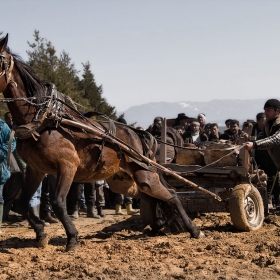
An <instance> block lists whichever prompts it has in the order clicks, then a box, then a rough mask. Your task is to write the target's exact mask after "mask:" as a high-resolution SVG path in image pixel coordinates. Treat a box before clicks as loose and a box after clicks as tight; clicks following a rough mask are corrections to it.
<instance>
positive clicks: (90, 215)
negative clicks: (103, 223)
mask: <svg viewBox="0 0 280 280" xmlns="http://www.w3.org/2000/svg"><path fill="white" fill-rule="evenodd" d="M87 217H88V218H94V219H100V218H101V217H100V216H99V215H96V214H95V213H94V206H90V207H88V208H87Z"/></svg>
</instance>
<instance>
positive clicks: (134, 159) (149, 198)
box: [0, 35, 218, 250]
mask: <svg viewBox="0 0 280 280" xmlns="http://www.w3.org/2000/svg"><path fill="white" fill-rule="evenodd" d="M7 42H8V35H7V36H6V37H5V38H4V39H2V40H1V41H0V68H1V75H0V91H1V92H3V94H4V97H5V100H6V101H9V102H8V108H9V110H10V112H11V114H12V116H13V119H14V121H15V123H16V124H17V125H18V126H19V128H18V129H17V131H16V135H17V137H18V141H17V150H18V153H19V155H20V156H21V158H22V159H23V160H24V161H25V162H26V163H27V169H26V179H25V185H24V187H23V191H22V195H23V211H24V216H25V217H26V218H27V219H28V221H29V223H30V224H31V226H32V227H33V228H34V230H35V233H36V241H37V246H38V247H45V246H46V245H47V243H48V238H47V236H46V233H45V232H44V223H43V222H42V221H41V220H40V219H39V218H37V217H36V216H34V215H33V214H32V212H31V211H29V207H28V202H29V200H30V198H31V197H32V195H33V194H34V193H35V191H36V189H37V188H38V186H39V184H40V182H41V181H42V180H43V178H44V176H45V174H54V175H56V176H57V182H56V186H55V188H54V190H52V192H51V193H50V196H51V199H52V201H53V210H54V212H55V214H56V216H57V217H58V219H59V220H60V221H61V223H62V224H63V226H64V228H65V231H66V234H67V246H66V250H73V249H75V248H76V247H77V246H78V233H77V230H76V228H75V226H74V224H73V222H72V221H71V219H70V218H69V216H68V215H67V212H66V195H67V193H68V191H69V188H70V185H71V183H72V182H73V181H76V182H92V181H96V180H101V179H106V180H107V182H108V184H109V186H110V188H111V189H112V191H114V192H119V193H123V194H126V195H128V196H132V197H136V198H140V199H142V200H144V201H146V202H147V203H148V204H149V205H150V207H151V215H152V222H151V228H152V231H153V232H155V233H156V232H157V231H159V230H160V229H161V228H162V226H164V225H165V224H168V223H172V224H173V226H174V225H175V227H176V228H177V229H178V230H184V231H188V232H189V233H190V235H191V237H194V238H199V237H201V236H203V233H202V232H201V231H200V230H199V229H198V228H197V227H196V225H195V224H194V223H193V222H192V220H191V219H190V218H189V217H188V216H187V214H186V212H185V211H184V209H183V207H182V205H181V202H180V200H179V199H178V197H177V195H176V193H175V192H174V191H173V190H171V189H169V188H168V187H167V186H165V185H164V184H163V180H161V177H160V176H159V172H157V170H158V169H156V168H154V167H155V166H153V163H154V162H155V158H154V154H155V148H156V142H155V141H154V139H153V137H150V135H149V134H148V133H147V132H142V131H137V130H135V129H132V128H131V127H128V126H126V125H123V124H120V123H113V122H112V121H111V120H109V121H104V122H97V121H94V120H92V119H90V118H87V117H85V116H84V115H82V114H80V113H79V112H78V111H77V110H75V108H72V107H71V106H69V105H67V102H66V101H65V100H64V99H63V96H62V95H61V94H60V93H59V92H57V91H56V89H55V88H54V87H53V86H52V85H50V84H46V83H44V82H42V81H41V80H40V78H39V77H38V76H37V75H36V74H35V72H34V70H33V69H32V68H31V67H30V66H28V65H27V64H26V63H24V62H23V61H22V60H21V59H20V58H19V57H18V56H16V55H14V54H12V53H11V52H10V51H9V49H8V48H7ZM58 97H59V98H58ZM65 119H67V120H68V121H74V122H75V123H79V124H80V125H79V126H80V127H76V126H73V125H72V124H70V123H69V122H68V123H67V122H65V121H63V120H65ZM82 127H83V129H81V128H82ZM85 128H91V129H85ZM97 131H99V132H102V135H98V134H97V133H96V132H97ZM112 139H114V140H115V141H111V140H112ZM124 147H128V149H125V148H124ZM144 159H148V160H144ZM165 171H166V170H165ZM217 199H218V196H217Z"/></svg>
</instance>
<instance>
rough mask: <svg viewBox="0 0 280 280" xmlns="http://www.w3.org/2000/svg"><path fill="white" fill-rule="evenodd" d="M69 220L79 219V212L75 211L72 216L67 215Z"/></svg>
mask: <svg viewBox="0 0 280 280" xmlns="http://www.w3.org/2000/svg"><path fill="white" fill-rule="evenodd" d="M69 217H70V218H73V219H78V218H79V212H78V210H75V211H74V212H73V214H71V215H69Z"/></svg>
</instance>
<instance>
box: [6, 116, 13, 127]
mask: <svg viewBox="0 0 280 280" xmlns="http://www.w3.org/2000/svg"><path fill="white" fill-rule="evenodd" d="M5 122H6V124H7V125H8V126H9V127H12V125H13V118H10V117H6V118H5Z"/></svg>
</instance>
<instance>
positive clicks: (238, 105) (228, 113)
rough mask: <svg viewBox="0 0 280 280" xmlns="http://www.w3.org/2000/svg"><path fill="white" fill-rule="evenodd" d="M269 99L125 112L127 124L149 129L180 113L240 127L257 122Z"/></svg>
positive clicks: (151, 106) (149, 106) (162, 105)
mask: <svg viewBox="0 0 280 280" xmlns="http://www.w3.org/2000/svg"><path fill="white" fill-rule="evenodd" d="M266 100H267V98H264V99H256V100H236V99H225V100H211V101H208V102H195V101H182V102H174V103H168V102H152V103H147V104H142V105H139V106H133V107H130V108H129V109H127V110H126V111H124V112H118V114H120V113H124V117H125V119H126V120H127V123H129V124H132V123H136V124H135V126H142V127H143V128H144V129H146V128H148V126H149V125H150V124H152V123H153V120H154V118H155V117H157V116H159V117H164V118H167V119H169V118H176V117H177V115H178V114H179V113H185V114H186V115H187V116H188V117H194V118H196V117H197V115H198V114H199V113H204V114H205V115H206V120H207V122H210V123H213V122H216V123H218V124H219V126H224V123H225V120H226V119H237V120H238V121H239V122H240V125H242V123H243V122H244V121H246V120H247V119H253V120H255V118H256V114H257V113H259V112H263V105H264V103H265V102H266Z"/></svg>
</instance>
